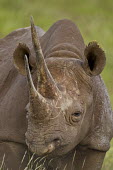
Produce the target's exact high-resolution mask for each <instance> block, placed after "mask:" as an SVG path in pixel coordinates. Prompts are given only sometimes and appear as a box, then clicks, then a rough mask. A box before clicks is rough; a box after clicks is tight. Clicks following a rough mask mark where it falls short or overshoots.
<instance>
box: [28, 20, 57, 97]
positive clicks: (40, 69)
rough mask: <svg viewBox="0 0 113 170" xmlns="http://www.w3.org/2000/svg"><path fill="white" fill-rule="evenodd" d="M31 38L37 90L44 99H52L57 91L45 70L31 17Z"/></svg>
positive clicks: (51, 78)
mask: <svg viewBox="0 0 113 170" xmlns="http://www.w3.org/2000/svg"><path fill="white" fill-rule="evenodd" d="M31 36H32V43H33V47H34V51H35V54H36V67H37V68H36V69H37V86H38V87H37V90H38V91H39V92H40V94H42V95H43V96H44V97H47V98H54V97H55V96H57V95H58V93H59V89H58V87H57V85H56V83H55V81H54V79H53V77H52V75H51V73H50V72H49V70H48V68H47V64H46V62H45V59H44V55H43V52H42V49H41V45H40V42H39V36H38V33H37V32H36V28H35V25H34V21H33V17H31Z"/></svg>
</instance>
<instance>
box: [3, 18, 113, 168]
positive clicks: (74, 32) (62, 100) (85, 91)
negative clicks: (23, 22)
mask: <svg viewBox="0 0 113 170" xmlns="http://www.w3.org/2000/svg"><path fill="white" fill-rule="evenodd" d="M31 35H32V36H31ZM31 37H32V38H31ZM105 63H106V57H105V53H104V51H103V50H102V49H101V48H100V46H99V45H98V44H97V42H95V41H94V42H90V43H89V44H88V46H86V45H85V44H84V41H83V38H82V36H81V34H80V32H79V30H78V28H77V26H76V25H75V24H74V23H73V22H71V21H70V20H67V19H64V20H60V21H57V22H56V23H55V24H53V26H52V27H51V28H50V29H49V30H48V31H47V32H46V33H45V32H44V31H43V30H42V29H41V28H39V27H36V26H34V23H33V19H32V18H31V33H30V28H29V27H28V28H22V29H18V30H16V31H14V32H12V33H10V34H9V35H8V36H6V37H5V38H3V39H1V40H0V162H2V161H3V158H4V164H5V165H4V166H5V167H8V168H9V169H13V170H17V169H19V166H20V164H22V165H21V167H20V169H22V170H23V169H24V168H25V166H26V164H27V161H29V160H28V156H26V158H24V161H23V162H21V161H22V158H23V156H24V153H25V151H26V150H28V151H30V152H31V153H35V157H36V158H37V157H39V156H40V157H42V158H43V157H44V156H46V163H45V168H46V169H48V170H50V169H51V170H53V169H57V170H63V169H65V170H100V169H101V166H102V163H103V159H104V157H105V154H106V152H107V151H108V149H109V147H110V140H111V138H112V136H113V112H112V109H111V106H110V102H109V97H108V93H107V91H106V87H105V85H104V83H103V81H102V79H101V77H100V73H101V72H102V70H103V69H104V66H105ZM32 169H35V167H34V168H32Z"/></svg>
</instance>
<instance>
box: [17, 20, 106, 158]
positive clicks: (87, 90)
mask: <svg viewBox="0 0 113 170" xmlns="http://www.w3.org/2000/svg"><path fill="white" fill-rule="evenodd" d="M31 30H32V40H33V45H34V50H35V53H36V69H35V71H34V72H33V73H32V74H34V75H35V76H36V85H34V80H32V76H31V72H30V68H29V63H28V57H27V56H29V50H28V48H27V47H26V46H25V45H24V46H22V45H19V47H17V49H16V51H15V53H14V61H15V64H16V66H17V68H18V69H20V72H24V69H23V68H24V64H21V63H24V60H23V59H22V61H23V62H20V60H21V59H20V58H22V57H23V56H25V65H26V73H27V80H28V86H29V103H28V105H27V119H28V129H27V132H26V143H27V145H28V147H29V149H30V150H31V151H32V152H34V153H36V154H37V155H43V154H48V153H49V154H52V155H55V156H57V155H63V154H66V153H68V152H69V151H71V150H72V149H74V148H75V147H76V146H77V145H78V144H79V143H80V142H81V141H82V140H83V139H84V137H85V136H86V135H87V133H88V131H89V127H90V123H91V119H92V113H93V112H92V111H93V100H94V99H93V87H92V76H95V75H98V74H100V72H101V71H102V70H103V68H104V65H105V55H104V52H103V51H102V50H101V48H100V47H99V46H98V45H97V43H96V42H92V43H90V44H89V45H88V46H87V47H86V49H85V51H84V54H85V60H84V61H83V60H81V59H75V58H65V57H62V58H56V57H54V56H53V57H51V58H48V59H46V61H45V59H44V56H43V53H42V50H41V47H40V43H39V40H38V39H37V35H36V30H35V27H34V24H33V22H31ZM19 51H20V52H19ZM17 54H18V55H19V54H21V55H20V56H22V57H19V62H18V59H17V58H18V57H16V56H17ZM18 63H19V64H18ZM34 75H33V76H34ZM35 76H34V77H35Z"/></svg>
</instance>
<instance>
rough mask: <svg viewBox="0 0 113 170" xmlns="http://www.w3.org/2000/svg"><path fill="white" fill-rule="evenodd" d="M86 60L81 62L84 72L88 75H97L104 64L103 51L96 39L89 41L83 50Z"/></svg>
mask: <svg viewBox="0 0 113 170" xmlns="http://www.w3.org/2000/svg"><path fill="white" fill-rule="evenodd" d="M84 54H85V57H86V60H85V63H84V64H83V67H84V70H85V72H86V73H87V74H88V75H90V76H96V75H99V74H100V73H101V72H102V70H103V69H104V66H105V64H106V57H105V53H104V51H103V50H102V49H101V48H100V46H99V45H98V44H97V42H96V41H93V42H90V43H89V44H88V46H86V48H85V51H84Z"/></svg>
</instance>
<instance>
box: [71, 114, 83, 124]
mask: <svg viewBox="0 0 113 170" xmlns="http://www.w3.org/2000/svg"><path fill="white" fill-rule="evenodd" d="M81 115H82V113H81V112H75V113H72V114H71V120H72V121H73V122H78V121H79V120H80V119H81Z"/></svg>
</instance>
